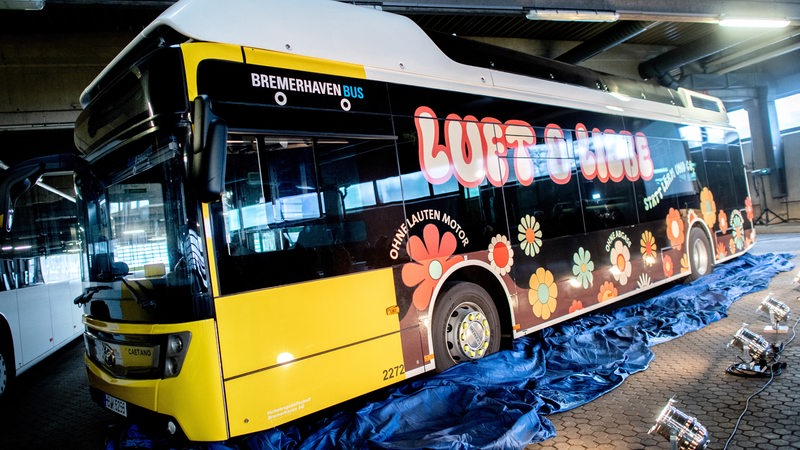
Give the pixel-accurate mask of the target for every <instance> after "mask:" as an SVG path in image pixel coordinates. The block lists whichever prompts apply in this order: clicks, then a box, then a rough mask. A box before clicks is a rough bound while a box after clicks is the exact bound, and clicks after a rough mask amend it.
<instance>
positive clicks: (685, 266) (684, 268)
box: [681, 253, 689, 273]
mask: <svg viewBox="0 0 800 450" xmlns="http://www.w3.org/2000/svg"><path fill="white" fill-rule="evenodd" d="M688 271H689V254H688V253H685V254H684V255H683V256H681V273H683V272H688Z"/></svg>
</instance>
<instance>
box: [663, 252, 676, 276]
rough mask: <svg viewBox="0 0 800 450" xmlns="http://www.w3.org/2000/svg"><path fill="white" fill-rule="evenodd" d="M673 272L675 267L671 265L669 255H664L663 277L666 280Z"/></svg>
mask: <svg viewBox="0 0 800 450" xmlns="http://www.w3.org/2000/svg"><path fill="white" fill-rule="evenodd" d="M674 271H675V266H674V265H673V264H672V257H670V256H669V255H664V276H666V277H667V278H669V277H671V276H672V273H673V272H674Z"/></svg>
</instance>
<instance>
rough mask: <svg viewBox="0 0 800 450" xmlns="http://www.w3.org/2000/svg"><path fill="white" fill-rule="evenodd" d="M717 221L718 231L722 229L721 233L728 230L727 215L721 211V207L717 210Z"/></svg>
mask: <svg viewBox="0 0 800 450" xmlns="http://www.w3.org/2000/svg"><path fill="white" fill-rule="evenodd" d="M718 222H719V231H722V234H725V233H727V232H728V215H727V214H725V211H723V210H721V209H720V210H719V217H718Z"/></svg>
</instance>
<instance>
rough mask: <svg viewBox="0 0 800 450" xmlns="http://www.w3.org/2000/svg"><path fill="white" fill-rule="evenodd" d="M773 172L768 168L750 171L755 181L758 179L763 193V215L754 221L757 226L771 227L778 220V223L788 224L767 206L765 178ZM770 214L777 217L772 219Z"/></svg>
mask: <svg viewBox="0 0 800 450" xmlns="http://www.w3.org/2000/svg"><path fill="white" fill-rule="evenodd" d="M771 172H772V169H770V168H768V167H765V168H763V169H756V170H751V171H750V174H751V175H753V179H754V180H755V179H756V177H758V181H759V184H760V185H761V192H759V195H760V196H761V214H759V215H758V217H756V218H755V220H754V221H753V223H754V224H756V225H765V226H766V225H769V223H770V222H771V221H773V220H777V221H778V223H784V222H786V219H784V218H783V217H781V216H780V215H779V214H778V213H776V212H775V211H773V210H771V209H769V206H767V191H766V190H765V189H764V177H766V176H769V174H770V173H771ZM770 213H772V215H773V216H775V217H773V218H771V219H770V217H769V215H770Z"/></svg>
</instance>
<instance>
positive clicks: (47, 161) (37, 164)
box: [0, 153, 88, 232]
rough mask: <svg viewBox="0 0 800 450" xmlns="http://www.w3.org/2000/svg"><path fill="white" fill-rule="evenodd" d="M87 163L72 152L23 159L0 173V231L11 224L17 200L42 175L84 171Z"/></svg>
mask: <svg viewBox="0 0 800 450" xmlns="http://www.w3.org/2000/svg"><path fill="white" fill-rule="evenodd" d="M87 170H88V165H87V163H86V161H84V160H83V158H81V157H79V156H76V155H75V154H72V153H65V154H57V155H47V156H42V157H39V158H33V159H29V160H26V161H23V162H21V163H19V164H16V165H13V166H11V167H9V168H8V169H7V170H6V171H4V172H2V173H0V223H1V224H2V231H4V232H9V231H11V228H12V226H13V222H14V221H13V218H14V207H15V205H16V203H17V200H18V199H19V198H20V197H21V196H22V194H24V193H25V192H27V191H28V190H29V189H30V188H32V187H33V186H34V185H36V183H37V182H38V181H39V178H41V177H42V175H46V174H48V173H56V172H84V171H87Z"/></svg>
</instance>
